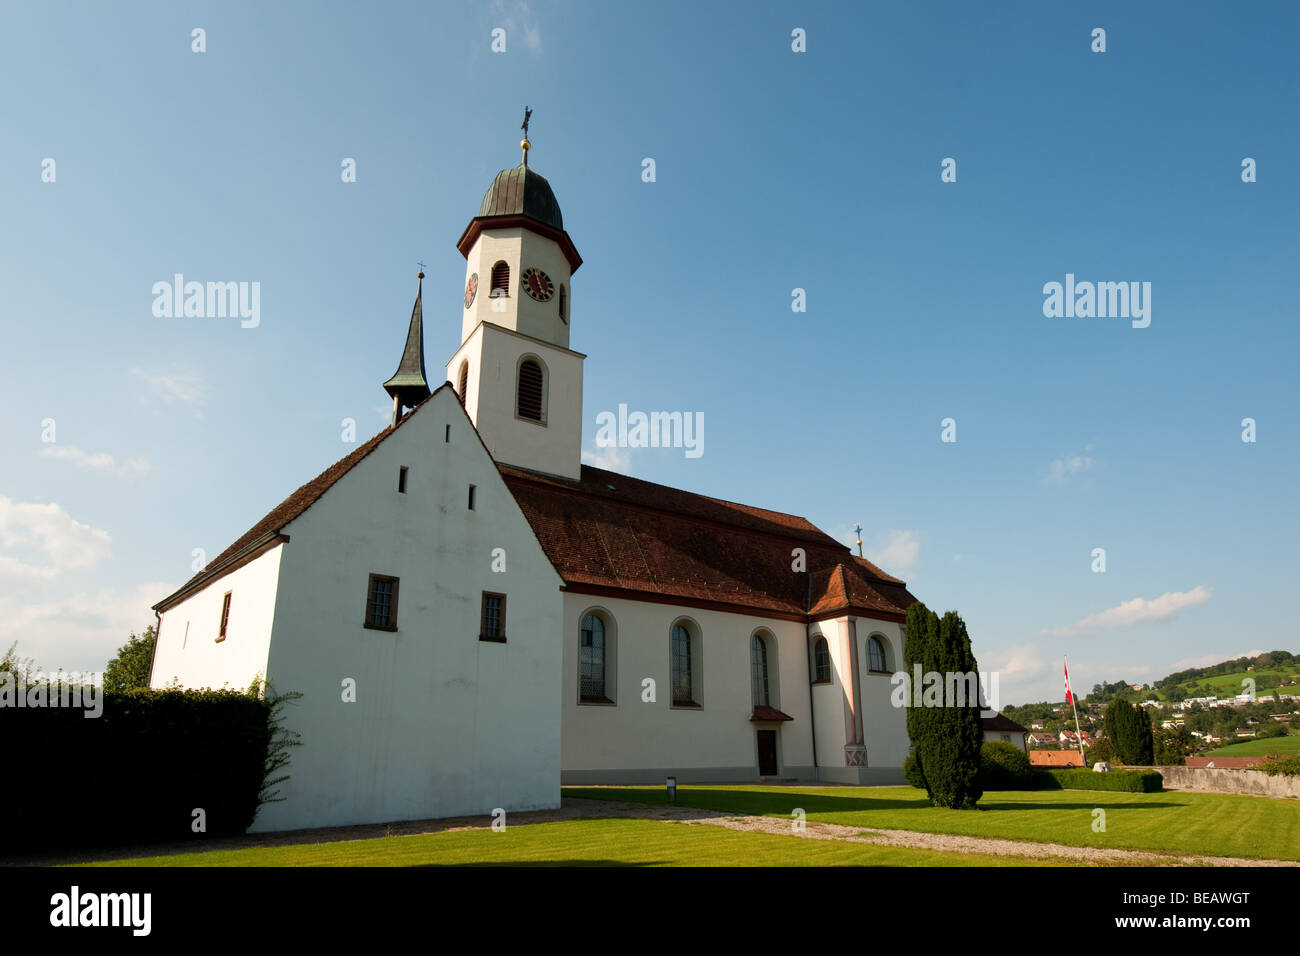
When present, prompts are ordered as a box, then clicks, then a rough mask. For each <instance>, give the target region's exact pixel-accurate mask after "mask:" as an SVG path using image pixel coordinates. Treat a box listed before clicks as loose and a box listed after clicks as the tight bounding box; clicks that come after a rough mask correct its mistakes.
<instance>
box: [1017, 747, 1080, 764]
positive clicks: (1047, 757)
mask: <svg viewBox="0 0 1300 956" xmlns="http://www.w3.org/2000/svg"><path fill="white" fill-rule="evenodd" d="M1029 764H1030V766H1033V767H1082V766H1083V754H1081V753H1079V751H1077V750H1031V751H1029Z"/></svg>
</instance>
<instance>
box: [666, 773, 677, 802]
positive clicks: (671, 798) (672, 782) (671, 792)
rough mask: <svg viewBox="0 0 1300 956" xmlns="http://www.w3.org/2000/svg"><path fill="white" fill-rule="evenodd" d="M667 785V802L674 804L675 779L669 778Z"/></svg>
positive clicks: (675, 797)
mask: <svg viewBox="0 0 1300 956" xmlns="http://www.w3.org/2000/svg"><path fill="white" fill-rule="evenodd" d="M667 784H668V802H669V803H676V802H677V778H676V777H669V778H668V781H667Z"/></svg>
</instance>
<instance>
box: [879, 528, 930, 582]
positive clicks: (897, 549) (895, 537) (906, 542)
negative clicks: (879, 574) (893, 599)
mask: <svg viewBox="0 0 1300 956" xmlns="http://www.w3.org/2000/svg"><path fill="white" fill-rule="evenodd" d="M876 541H877V544H876V546H875V547H874V548H872V549H871V552H870V554H869V555H868V558H869V559H870V560H871V563H872V564H875V565H877V566H879V567H880V568H883V569H884V570H885V571H890V572H894V571H908V570H910V569H911V568H913V567H914V566H915V565H916V559H917V556H918V555H919V554H920V552H921V541H920V537H919V535H918V533H917V532H915V531H889V532H887V533H886V534H885V535H884V536H883V537H880V538H877V539H876Z"/></svg>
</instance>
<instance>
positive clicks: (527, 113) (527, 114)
mask: <svg viewBox="0 0 1300 956" xmlns="http://www.w3.org/2000/svg"><path fill="white" fill-rule="evenodd" d="M532 116H533V111H532V110H531V109H529V108H528V107H527V106H525V107H524V122H523V125H522V126H520V127H519V128H520V129H521V130H523V131H524V138H523V139H521V140H520V141H519V148H520V149H522V150H523V151H524V162H523V165H525V166H527V165H528V151H529V150H530V149H532V147H533V144H532V143H530V142H528V121H529V120H531V119H532Z"/></svg>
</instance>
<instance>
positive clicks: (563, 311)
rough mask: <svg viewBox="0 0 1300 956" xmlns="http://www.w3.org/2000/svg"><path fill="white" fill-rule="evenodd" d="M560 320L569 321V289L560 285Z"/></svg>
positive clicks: (566, 322)
mask: <svg viewBox="0 0 1300 956" xmlns="http://www.w3.org/2000/svg"><path fill="white" fill-rule="evenodd" d="M560 321H561V322H563V323H565V324H566V325H567V324H568V323H569V290H568V289H566V288H565V287H564V286H560Z"/></svg>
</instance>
